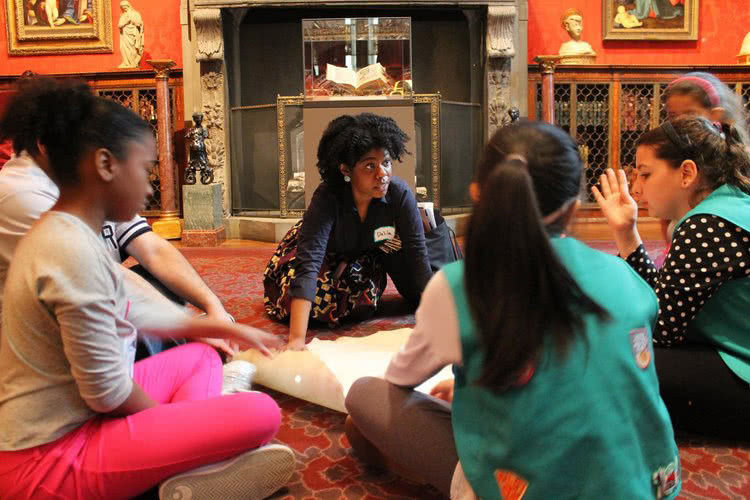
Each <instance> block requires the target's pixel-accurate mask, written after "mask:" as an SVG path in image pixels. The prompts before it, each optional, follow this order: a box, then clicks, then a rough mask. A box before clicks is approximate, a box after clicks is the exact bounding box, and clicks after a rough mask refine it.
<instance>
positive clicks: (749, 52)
mask: <svg viewBox="0 0 750 500" xmlns="http://www.w3.org/2000/svg"><path fill="white" fill-rule="evenodd" d="M737 62H738V63H740V64H750V33H748V34H747V35H745V39H744V40H742V47H741V48H740V53H739V54H737Z"/></svg>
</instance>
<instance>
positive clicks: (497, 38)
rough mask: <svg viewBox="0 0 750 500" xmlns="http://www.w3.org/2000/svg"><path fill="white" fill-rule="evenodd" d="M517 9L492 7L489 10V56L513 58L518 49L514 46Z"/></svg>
mask: <svg viewBox="0 0 750 500" xmlns="http://www.w3.org/2000/svg"><path fill="white" fill-rule="evenodd" d="M516 14H517V11H516V8H515V7H513V6H500V7H498V6H490V7H488V8H487V56H488V57H490V58H493V57H513V56H515V55H516V48H515V45H514V44H513V25H514V23H515V21H516Z"/></svg>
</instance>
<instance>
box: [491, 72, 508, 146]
mask: <svg viewBox="0 0 750 500" xmlns="http://www.w3.org/2000/svg"><path fill="white" fill-rule="evenodd" d="M510 65H511V60H510V59H508V58H497V59H490V60H489V61H487V133H488V134H489V137H492V134H494V133H495V131H496V130H497V129H498V128H500V127H503V126H504V125H506V124H507V123H509V122H510V117H509V115H508V109H509V108H510V107H511V88H510V76H511V71H510Z"/></svg>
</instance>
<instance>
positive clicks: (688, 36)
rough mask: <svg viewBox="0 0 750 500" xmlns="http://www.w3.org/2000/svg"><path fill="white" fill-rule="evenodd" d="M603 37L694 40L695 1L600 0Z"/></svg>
mask: <svg viewBox="0 0 750 500" xmlns="http://www.w3.org/2000/svg"><path fill="white" fill-rule="evenodd" d="M602 12H603V13H604V29H603V30H602V32H603V33H604V39H605V40H697V39H698V0H604V8H603V9H602Z"/></svg>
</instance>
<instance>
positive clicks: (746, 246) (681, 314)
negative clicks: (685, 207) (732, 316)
mask: <svg viewBox="0 0 750 500" xmlns="http://www.w3.org/2000/svg"><path fill="white" fill-rule="evenodd" d="M748 254H750V233H748V232H747V231H745V230H743V229H742V228H740V227H737V226H735V225H734V224H732V223H731V222H729V221H727V220H726V219H722V218H721V217H717V216H715V215H695V216H692V217H690V218H689V219H686V220H685V222H683V223H682V224H681V225H680V227H679V228H677V231H676V233H675V235H674V238H673V239H672V246H671V247H670V249H669V253H668V254H667V257H666V258H665V259H664V265H663V266H662V268H661V269H658V270H657V269H656V267H655V266H654V264H653V262H652V261H651V259H650V258H649V256H648V254H647V253H646V250H645V248H644V247H643V245H641V246H639V247H638V249H636V250H635V251H634V252H633V253H631V254H630V255H629V256H628V258H627V259H626V261H627V262H628V264H630V266H631V267H632V268H633V269H635V271H636V272H638V274H640V275H641V277H642V278H643V279H644V280H646V281H647V282H648V284H649V285H651V287H652V288H653V289H654V291H655V292H656V296H657V297H658V298H659V316H658V319H657V324H656V330H655V331H654V343H655V344H657V345H664V346H671V345H676V344H680V343H682V342H684V341H685V334H686V331H687V327H688V325H689V324H690V322H691V321H692V320H693V318H695V315H696V314H697V313H698V312H699V311H700V310H701V308H702V307H703V305H704V304H705V303H706V301H707V300H709V299H710V298H711V296H712V295H713V294H714V293H715V292H716V290H718V289H719V288H720V287H721V285H722V284H724V283H725V282H726V281H728V280H730V279H733V278H739V277H744V276H748V275H750V260H749V259H748Z"/></svg>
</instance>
